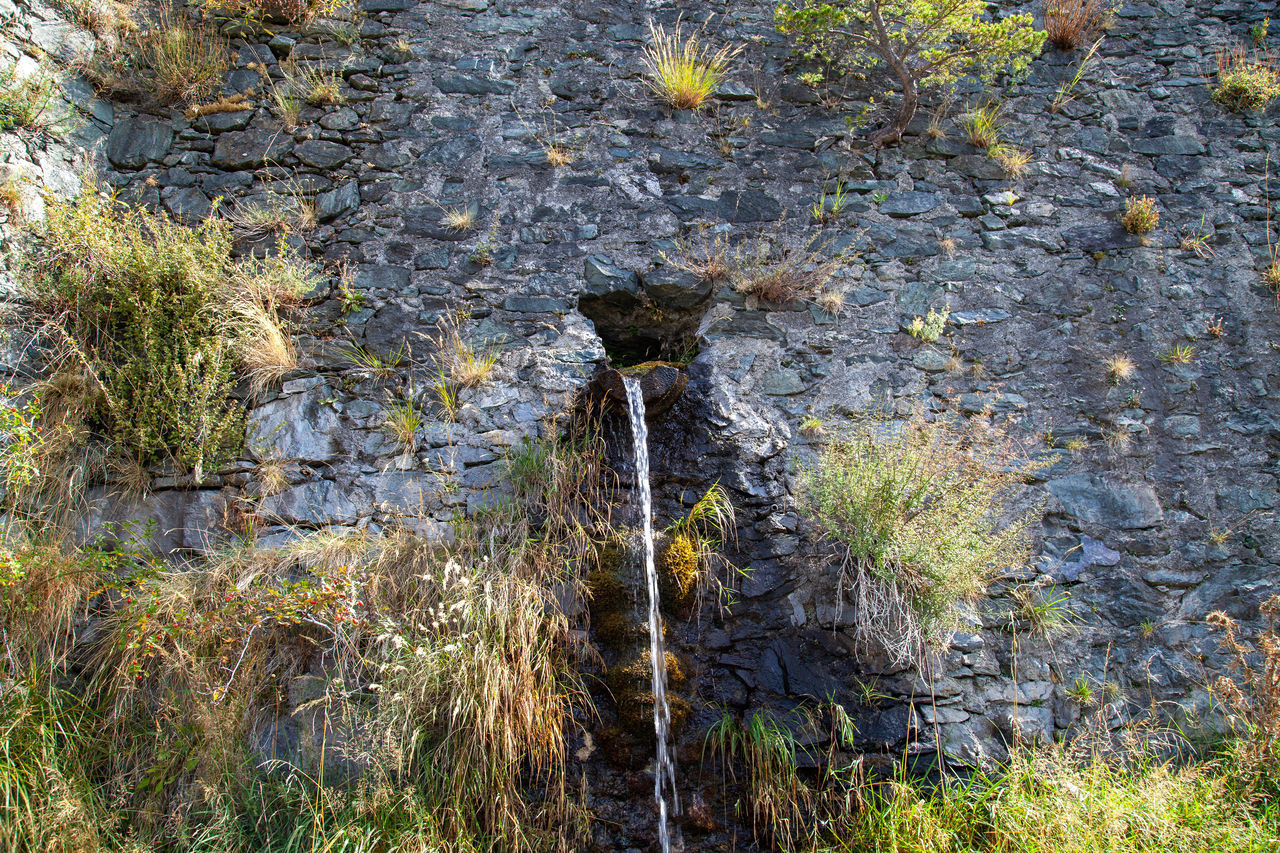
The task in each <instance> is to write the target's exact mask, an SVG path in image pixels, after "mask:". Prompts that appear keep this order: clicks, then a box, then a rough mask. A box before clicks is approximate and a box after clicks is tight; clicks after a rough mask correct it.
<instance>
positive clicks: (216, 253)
mask: <svg viewBox="0 0 1280 853" xmlns="http://www.w3.org/2000/svg"><path fill="white" fill-rule="evenodd" d="M40 237H41V240H40V246H39V248H38V249H37V251H36V255H35V264H34V270H35V278H34V282H33V286H32V288H31V291H30V296H31V299H32V301H33V302H34V303H35V304H36V306H37V307H38V308H39V311H40V314H41V316H42V318H43V322H44V324H45V327H46V328H47V329H48V330H49V331H50V332H51V333H52V340H53V341H54V347H55V356H56V362H57V365H56V369H55V371H54V378H53V380H49V381H46V383H45V385H44V388H45V392H46V394H45V396H46V406H47V407H50V408H56V409H57V411H58V414H59V415H61V416H62V418H61V420H62V423H63V424H64V425H66V424H67V418H68V417H70V421H71V423H72V424H74V423H75V422H82V423H83V424H85V425H86V426H88V427H90V428H93V429H96V430H100V431H101V432H103V433H105V434H106V435H108V436H109V437H110V438H111V439H112V440H113V441H114V442H115V444H116V445H117V447H118V448H119V449H120V450H121V451H122V452H124V453H126V454H127V455H129V456H132V457H134V458H137V459H139V460H141V461H143V462H160V461H165V460H171V461H173V462H175V463H177V464H178V465H179V466H180V467H182V468H184V469H186V470H189V471H191V472H193V473H194V474H195V476H196V478H197V480H198V479H199V478H200V477H201V476H202V475H203V473H204V472H207V471H210V470H212V469H214V468H215V467H216V466H217V465H218V464H219V463H220V462H221V461H222V460H224V459H225V458H226V457H227V456H228V455H229V454H231V453H232V452H233V451H235V450H236V449H237V448H238V447H239V445H240V442H241V440H242V438H243V411H242V409H243V407H242V405H241V404H240V403H239V401H238V400H237V398H236V396H235V386H236V381H237V376H238V373H237V370H238V368H239V369H240V371H241V372H242V374H243V375H245V376H246V377H248V378H250V379H251V380H252V381H253V382H254V384H255V385H257V386H258V387H262V386H264V385H265V384H266V383H268V382H269V381H272V380H273V379H275V378H278V376H279V375H280V374H282V373H283V372H287V370H289V369H291V368H292V366H293V364H295V363H296V357H295V356H294V355H293V351H292V345H291V343H290V342H289V340H288V336H287V333H286V332H285V331H284V329H283V327H282V325H281V323H282V320H281V315H280V311H281V310H282V308H283V307H284V306H286V305H287V304H289V303H291V302H293V301H295V300H296V299H297V298H298V296H299V295H300V293H301V292H302V290H303V289H305V288H306V287H308V286H309V284H310V282H311V281H312V280H313V278H314V276H315V272H314V271H313V270H311V269H310V267H309V266H307V265H306V264H303V263H301V262H300V261H298V259H297V258H295V257H293V256H291V255H289V254H284V255H280V256H277V257H276V258H273V259H270V260H267V261H254V260H247V261H242V262H238V263H237V262H234V261H232V258H231V249H232V240H231V234H230V229H229V226H228V225H227V223H226V222H225V221H223V220H221V219H218V218H216V217H210V218H209V219H208V220H206V221H205V222H203V223H202V224H200V225H199V226H197V227H196V228H187V227H184V226H181V225H178V224H176V223H174V222H171V221H170V220H168V219H167V218H165V217H164V216H163V215H159V214H153V213H150V212H147V211H145V210H143V209H140V208H128V207H125V206H123V205H120V204H118V203H117V202H116V201H115V200H114V199H113V198H108V197H104V196H102V195H99V194H97V193H95V192H91V191H86V192H85V193H83V194H82V195H81V196H79V197H78V198H77V199H75V200H74V201H71V202H63V201H57V200H54V201H51V202H50V204H49V206H48V215H47V223H46V225H45V228H44V231H43V232H42V234H41V235H40ZM59 376H63V377H66V376H74V377H78V379H77V381H76V382H75V383H73V384H72V385H71V386H68V383H67V382H66V381H65V380H62V381H54V380H56V379H57V378H58V377H59ZM55 397H56V398H57V399H55ZM70 428H72V429H75V427H74V425H72V426H71V427H70Z"/></svg>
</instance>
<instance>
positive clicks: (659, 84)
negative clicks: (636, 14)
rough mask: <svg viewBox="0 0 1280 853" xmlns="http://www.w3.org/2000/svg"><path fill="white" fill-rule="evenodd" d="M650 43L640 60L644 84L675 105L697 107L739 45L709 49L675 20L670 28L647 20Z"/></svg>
mask: <svg viewBox="0 0 1280 853" xmlns="http://www.w3.org/2000/svg"><path fill="white" fill-rule="evenodd" d="M649 34H650V38H651V43H650V44H649V45H647V46H646V47H645V50H644V58H643V60H642V62H643V64H644V68H645V85H647V86H648V87H649V89H650V90H651V91H652V92H653V93H654V94H655V95H657V96H658V97H659V98H661V99H662V100H663V101H666V102H667V104H669V105H670V106H671V107H673V108H674V109H678V110H696V109H698V108H699V107H701V106H702V105H703V104H704V103H706V100H707V98H709V97H711V95H712V93H713V92H715V90H716V87H717V86H719V85H720V81H721V80H722V79H724V76H725V74H726V73H728V71H729V66H730V65H731V64H732V62H733V59H734V57H736V56H737V55H738V53H739V52H740V51H741V50H742V48H741V47H735V48H729V47H722V48H720V49H719V50H716V51H712V50H711V48H710V47H706V46H704V45H703V44H702V42H701V41H700V39H699V38H698V36H697V34H696V33H695V34H693V35H689V36H685V35H684V34H683V33H682V32H681V31H680V24H679V23H677V24H676V27H675V29H674V30H673V31H672V32H667V30H666V29H665V28H664V27H663V26H662V25H661V24H655V23H653V22H652V21H650V22H649Z"/></svg>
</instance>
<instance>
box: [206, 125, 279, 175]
mask: <svg viewBox="0 0 1280 853" xmlns="http://www.w3.org/2000/svg"><path fill="white" fill-rule="evenodd" d="M292 145H293V140H292V139H290V138H289V137H288V136H285V135H284V134H282V133H281V132H280V131H278V130H241V131H233V132H231V133H223V134H221V135H220V136H219V137H218V141H217V143H216V144H215V145H214V148H213V156H212V158H211V162H212V163H213V165H215V166H218V167H220V168H223V169H254V168H257V167H258V166H262V165H264V164H266V163H268V162H273V161H276V160H279V159H280V158H281V157H283V156H284V155H285V154H286V153H287V152H288V151H289V149H290V147H291V146H292Z"/></svg>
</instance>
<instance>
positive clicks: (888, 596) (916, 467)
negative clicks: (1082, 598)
mask: <svg viewBox="0 0 1280 853" xmlns="http://www.w3.org/2000/svg"><path fill="white" fill-rule="evenodd" d="M1037 466H1038V463H1033V462H1032V461H1031V460H1029V459H1028V458H1026V456H1025V455H1024V454H1023V453H1022V452H1021V451H1020V450H1019V449H1018V448H1017V447H1016V446H1015V445H1014V444H1012V442H1011V441H1010V440H1009V439H1007V438H1006V437H1004V436H1003V435H1002V434H1000V433H999V432H998V431H997V430H995V429H994V428H992V427H989V426H984V425H983V424H982V423H981V422H980V421H979V420H977V419H975V420H973V421H969V422H958V421H955V420H953V419H949V418H940V419H938V420H936V421H934V422H932V423H930V422H927V421H925V420H924V419H923V418H921V417H918V416H917V417H913V418H911V419H910V420H908V421H906V422H904V423H889V422H885V421H881V420H877V419H868V420H866V421H863V422H861V423H858V424H855V425H854V426H853V427H852V428H850V429H849V430H848V431H846V432H845V433H844V434H842V435H840V436H839V437H836V438H833V439H832V440H831V441H830V442H828V443H827V444H826V446H825V447H823V448H822V451H821V453H820V455H819V456H818V458H817V459H816V460H815V461H813V462H812V463H809V464H807V465H806V466H805V467H804V468H803V469H802V470H801V472H800V482H801V485H802V488H803V490H804V498H803V500H804V504H803V506H804V511H805V514H806V516H807V517H808V519H809V521H810V522H811V523H813V524H814V525H815V526H816V527H817V528H818V529H819V530H820V531H822V532H823V533H824V534H825V535H826V536H827V537H829V539H830V540H831V541H832V542H833V543H834V544H836V545H837V547H838V548H839V550H840V554H841V556H840V565H841V581H840V585H839V586H840V589H839V594H840V596H841V600H843V595H844V592H845V590H848V591H850V592H851V593H852V594H853V596H854V601H855V606H856V608H857V618H856V619H855V620H854V622H855V626H856V627H855V628H854V629H853V630H854V635H855V638H856V640H857V642H858V643H859V644H861V645H863V646H864V647H865V646H868V645H874V646H878V647H882V648H884V649H885V651H886V652H887V653H888V654H889V655H890V656H891V657H892V658H893V659H895V660H897V661H899V662H907V661H910V660H912V659H913V658H914V657H915V656H917V655H918V654H919V653H920V652H921V651H922V649H923V648H924V646H925V645H926V644H927V643H943V642H945V640H946V639H947V637H948V636H949V633H950V630H951V626H952V625H954V624H955V620H954V614H953V607H954V605H955V604H957V603H958V602H960V601H963V600H966V599H970V598H973V597H974V596H975V595H977V594H978V593H980V592H982V590H984V589H985V588H986V586H987V583H988V582H989V580H990V579H991V578H992V577H993V576H994V574H995V573H996V572H998V571H1001V570H1003V569H1004V568H1006V567H1008V566H1013V565H1017V564H1018V563H1020V562H1021V561H1022V560H1024V559H1025V558H1026V555H1027V541H1026V530H1027V526H1028V524H1029V523H1030V521H1031V518H1032V516H1031V515H1030V514H1021V515H1018V516H1015V517H1014V518H1012V519H1011V520H1009V519H1007V518H1006V517H1005V516H1006V515H1007V514H1008V513H1009V512H1010V510H1011V500H1012V498H1013V495H1014V493H1015V491H1016V490H1017V487H1018V485H1019V484H1020V483H1021V481H1022V477H1023V476H1024V475H1025V473H1026V472H1027V471H1029V470H1031V469H1034V468H1036V467H1037Z"/></svg>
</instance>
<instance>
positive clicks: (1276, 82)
mask: <svg viewBox="0 0 1280 853" xmlns="http://www.w3.org/2000/svg"><path fill="white" fill-rule="evenodd" d="M1277 96H1280V71H1277V70H1276V69H1275V67H1274V66H1273V65H1272V63H1271V61H1270V60H1269V59H1266V58H1265V57H1260V56H1250V55H1249V52H1248V51H1247V50H1246V49H1245V48H1244V47H1243V46H1242V45H1237V46H1236V47H1232V48H1226V49H1224V50H1220V51H1219V52H1218V85H1217V86H1215V87H1214V88H1213V99H1214V100H1215V101H1217V102H1218V103H1220V104H1222V105H1223V106H1224V107H1226V108H1227V109H1229V110H1231V111H1232V112H1236V113H1238V112H1245V111H1246V110H1261V109H1265V108H1266V106H1267V105H1268V104H1270V103H1271V102H1272V101H1273V100H1275V99H1276V97H1277Z"/></svg>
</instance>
